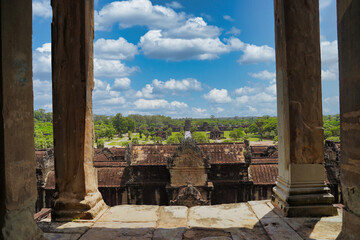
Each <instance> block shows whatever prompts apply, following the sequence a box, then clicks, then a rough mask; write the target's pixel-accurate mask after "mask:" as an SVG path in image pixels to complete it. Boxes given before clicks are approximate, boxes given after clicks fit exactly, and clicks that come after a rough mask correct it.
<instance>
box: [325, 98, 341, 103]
mask: <svg viewBox="0 0 360 240" xmlns="http://www.w3.org/2000/svg"><path fill="white" fill-rule="evenodd" d="M323 102H324V103H325V104H336V103H337V104H338V103H339V96H333V97H327V98H325V99H324V101H323Z"/></svg>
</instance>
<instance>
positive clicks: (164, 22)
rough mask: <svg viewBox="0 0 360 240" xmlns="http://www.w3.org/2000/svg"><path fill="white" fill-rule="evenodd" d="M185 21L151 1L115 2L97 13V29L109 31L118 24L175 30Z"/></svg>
mask: <svg viewBox="0 0 360 240" xmlns="http://www.w3.org/2000/svg"><path fill="white" fill-rule="evenodd" d="M184 19H185V14H184V13H176V12H175V11H174V10H173V9H172V8H170V7H164V6H160V5H153V4H152V3H151V1H149V0H129V1H121V2H120V1H115V2H111V3H109V4H107V5H105V6H104V7H103V8H102V9H101V10H100V11H98V12H97V11H95V29H96V30H109V29H111V27H112V25H113V24H115V23H118V25H119V27H120V28H129V27H132V26H136V25H138V26H147V27H148V28H150V29H159V28H160V29H163V28H173V27H177V26H179V25H180V24H181V22H182V21H184Z"/></svg>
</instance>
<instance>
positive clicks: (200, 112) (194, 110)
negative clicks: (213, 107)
mask: <svg viewBox="0 0 360 240" xmlns="http://www.w3.org/2000/svg"><path fill="white" fill-rule="evenodd" d="M192 110H193V112H195V113H198V114H203V113H206V112H207V110H206V109H203V108H195V107H193V108H192Z"/></svg>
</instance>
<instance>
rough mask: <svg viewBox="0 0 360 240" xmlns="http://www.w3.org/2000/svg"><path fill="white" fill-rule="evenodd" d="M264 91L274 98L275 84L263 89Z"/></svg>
mask: <svg viewBox="0 0 360 240" xmlns="http://www.w3.org/2000/svg"><path fill="white" fill-rule="evenodd" d="M265 91H266V92H267V93H269V94H271V95H273V96H276V84H271V85H270V86H268V87H266V88H265Z"/></svg>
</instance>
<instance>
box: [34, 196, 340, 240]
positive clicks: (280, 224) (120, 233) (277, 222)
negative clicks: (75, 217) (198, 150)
mask: <svg viewBox="0 0 360 240" xmlns="http://www.w3.org/2000/svg"><path fill="white" fill-rule="evenodd" d="M246 207H247V208H248V209H249V211H247V208H246ZM137 208H141V210H139V211H137V210H134V209H137ZM129 209H130V210H129ZM131 209H132V210H131ZM164 209H166V211H167V216H166V215H165V214H164ZM174 209H175V210H174ZM219 209H220V210H219ZM180 210H181V211H182V210H184V208H183V207H178V208H175V207H159V206H138V207H136V206H134V205H127V206H124V205H121V206H118V207H114V208H112V209H111V210H109V212H107V213H105V214H104V215H103V216H102V217H101V218H100V219H99V220H98V221H96V222H68V223H50V222H40V223H39V226H40V228H41V229H42V230H43V231H44V232H45V237H46V238H47V239H51V240H53V239H56V240H75V239H76V240H77V239H81V240H95V239H96V240H97V239H100V240H105V239H124V240H130V239H131V240H135V239H136V240H140V239H154V240H168V239H170V240H200V239H201V240H228V239H236V240H240V239H241V240H242V239H250V240H252V239H264V240H266V239H276V240H278V239H291V240H293V239H336V237H337V236H338V234H339V233H340V231H341V217H340V216H335V217H326V218H284V217H281V215H279V212H277V210H275V209H269V205H268V203H267V202H264V201H263V202H261V201H256V202H249V203H243V204H230V205H218V206H216V205H214V206H209V207H195V208H190V209H187V208H186V213H187V214H186V219H185V221H182V220H181V218H182V216H181V212H180ZM239 210H240V211H239ZM269 210H270V211H269ZM151 211H153V212H154V213H156V218H155V217H154V216H151ZM226 211H229V212H230V213H231V212H233V215H231V214H229V212H226ZM241 211H243V216H241ZM170 212H171V213H172V215H169V213H170ZM119 213H124V214H125V216H124V214H123V215H119ZM130 213H131V214H132V216H129V215H128V214H130ZM249 213H251V214H252V215H249ZM171 216H172V217H171ZM164 226H166V227H164ZM206 226H208V227H206Z"/></svg>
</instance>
